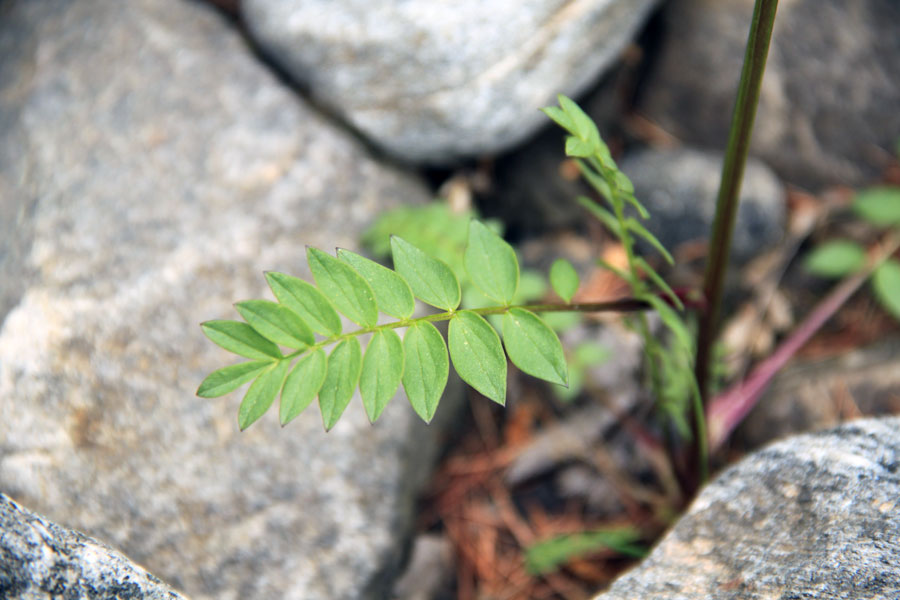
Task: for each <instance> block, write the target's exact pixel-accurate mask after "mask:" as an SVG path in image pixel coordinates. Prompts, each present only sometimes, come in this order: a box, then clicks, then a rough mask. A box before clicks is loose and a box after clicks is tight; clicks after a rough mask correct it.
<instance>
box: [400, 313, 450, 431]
mask: <svg viewBox="0 0 900 600" xmlns="http://www.w3.org/2000/svg"><path fill="white" fill-rule="evenodd" d="M403 354H404V358H405V363H404V367H403V389H404V390H405V391H406V397H407V398H409V403H410V404H411V405H412V407H413V410H415V411H416V414H418V415H419V416H420V417H422V420H424V421H425V422H426V423H429V422H431V419H432V418H433V417H434V413H435V411H436V410H437V406H438V402H439V401H440V399H441V394H443V393H444V388H445V387H446V386H447V377H448V375H449V374H450V361H449V359H448V358H447V346H446V345H445V344H444V338H443V337H442V336H441V334H440V332H439V331H438V330H437V328H436V327H435V326H434V325H432V324H431V323H417V324H415V325H413V326H411V327H410V328H409V329H407V330H406V335H405V336H404V337H403Z"/></svg>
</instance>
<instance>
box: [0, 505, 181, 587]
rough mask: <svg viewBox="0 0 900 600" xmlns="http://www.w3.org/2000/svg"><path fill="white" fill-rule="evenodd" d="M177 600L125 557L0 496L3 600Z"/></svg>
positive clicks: (163, 585) (0, 558) (0, 567)
mask: <svg viewBox="0 0 900 600" xmlns="http://www.w3.org/2000/svg"><path fill="white" fill-rule="evenodd" d="M63 596H64V597H65V598H72V599H73V600H76V599H81V598H120V599H122V600H125V599H128V600H179V599H182V600H183V599H184V598H185V597H184V596H182V595H181V594H179V593H178V592H176V591H175V590H173V589H172V588H170V587H169V586H167V585H166V584H164V583H163V582H162V581H160V580H159V579H157V578H156V577H154V576H153V575H150V574H149V573H147V572H146V571H145V570H144V569H142V568H141V567H139V566H137V565H135V564H134V563H133V562H131V561H130V560H129V559H128V558H127V557H126V556H123V555H122V554H120V553H118V552H116V551H115V550H113V549H112V548H110V547H109V546H107V545H106V544H103V543H101V542H98V541H97V540H93V539H91V538H89V537H87V536H86V535H84V534H82V533H79V532H77V531H72V530H71V529H66V528H65V527H61V526H59V525H57V524H56V523H51V522H50V521H47V520H46V519H44V518H43V517H41V516H40V515H36V514H34V513H33V512H31V511H29V510H28V509H26V508H23V507H21V506H19V505H18V504H16V503H15V502H13V501H12V500H10V499H9V498H8V497H7V496H5V495H3V494H0V597H2V598H5V599H6V600H25V599H28V600H37V599H39V598H40V599H44V598H46V599H47V600H50V599H51V598H59V597H63Z"/></svg>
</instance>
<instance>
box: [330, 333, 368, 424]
mask: <svg viewBox="0 0 900 600" xmlns="http://www.w3.org/2000/svg"><path fill="white" fill-rule="evenodd" d="M361 369H362V349H361V348H360V346H359V340H358V339H356V338H355V337H354V338H349V339H346V340H344V341H342V342H341V343H339V344H338V345H337V346H335V348H334V350H332V351H331V354H330V355H329V356H328V372H327V374H326V375H325V382H324V383H323V384H322V389H320V390H319V409H320V410H321V411H322V423H323V424H324V425H325V431H328V430H330V429H331V428H332V427H334V425H335V424H336V423H337V422H338V419H340V418H341V415H342V414H344V410H345V409H346V408H347V405H348V404H350V399H351V398H352V397H353V391H354V390H355V389H356V384H357V383H358V382H359V375H360V371H361Z"/></svg>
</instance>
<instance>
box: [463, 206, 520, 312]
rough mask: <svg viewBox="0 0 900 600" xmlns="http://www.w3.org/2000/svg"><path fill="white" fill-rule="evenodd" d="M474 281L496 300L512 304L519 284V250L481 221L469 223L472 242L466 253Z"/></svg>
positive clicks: (470, 274) (470, 275) (470, 241)
mask: <svg viewBox="0 0 900 600" xmlns="http://www.w3.org/2000/svg"><path fill="white" fill-rule="evenodd" d="M464 261H465V265H466V271H467V272H468V274H469V278H470V279H471V280H472V283H474V284H475V286H476V287H478V289H480V290H481V291H482V292H484V294H485V295H486V296H487V297H489V298H491V299H493V300H496V301H497V302H500V303H501V304H504V305H509V304H510V303H511V302H512V301H513V298H515V295H516V289H517V288H518V287H519V261H518V259H516V252H515V250H513V248H512V246H510V245H509V244H508V243H506V241H505V240H504V239H503V238H501V237H500V236H499V235H497V234H496V233H494V232H493V231H491V230H490V229H489V228H488V227H487V226H486V225H484V224H483V223H481V222H480V221H476V220H474V219H473V220H472V221H471V222H470V223H469V244H468V246H467V247H466V252H465V255H464Z"/></svg>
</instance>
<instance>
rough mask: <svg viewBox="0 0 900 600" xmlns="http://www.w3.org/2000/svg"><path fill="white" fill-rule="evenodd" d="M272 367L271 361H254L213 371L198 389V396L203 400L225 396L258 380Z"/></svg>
mask: <svg viewBox="0 0 900 600" xmlns="http://www.w3.org/2000/svg"><path fill="white" fill-rule="evenodd" d="M270 366H272V362H271V361H267V360H254V361H250V362H244V363H240V364H237V365H231V366H230V367H224V368H222V369H219V370H217V371H213V372H212V373H210V374H209V375H207V376H206V379H204V380H203V383H201V384H200V387H199V388H197V395H198V396H200V397H201V398H218V397H219V396H224V395H225V394H227V393H228V392H231V391H234V390H236V389H237V388H239V387H241V386H242V385H244V384H245V383H247V382H248V381H250V380H252V379H256V376H257V375H259V373H260V372H261V371H263V370H264V369H265V368H266V367H270Z"/></svg>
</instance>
